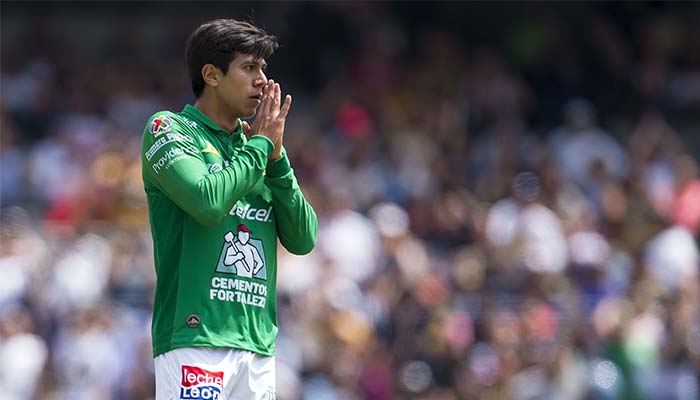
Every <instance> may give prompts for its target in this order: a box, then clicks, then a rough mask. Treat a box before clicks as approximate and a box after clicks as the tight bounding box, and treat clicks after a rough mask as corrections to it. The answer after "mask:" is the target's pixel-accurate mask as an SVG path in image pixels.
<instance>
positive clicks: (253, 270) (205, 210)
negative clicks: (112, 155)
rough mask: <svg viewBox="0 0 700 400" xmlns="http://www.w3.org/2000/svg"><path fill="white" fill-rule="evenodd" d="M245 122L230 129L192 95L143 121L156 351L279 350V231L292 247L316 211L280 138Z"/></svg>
mask: <svg viewBox="0 0 700 400" xmlns="http://www.w3.org/2000/svg"><path fill="white" fill-rule="evenodd" d="M238 126H239V128H238V130H237V131H236V132H234V133H233V134H229V133H228V132H227V131H225V130H223V129H221V128H220V127H219V126H217V125H216V124H215V123H214V122H213V121H212V120H210V119H209V118H208V117H207V116H206V115H204V114H203V113H202V112H200V111H199V110H198V109H196V108H195V107H192V106H190V105H188V106H186V107H185V108H184V109H183V110H182V112H180V113H172V112H169V111H162V112H158V113H156V114H154V115H153V116H152V117H151V118H150V119H149V121H148V124H147V125H146V128H145V130H144V133H143V141H142V148H141V150H142V151H141V153H142V154H141V162H142V175H143V182H144V187H145V191H146V197H147V200H148V213H149V220H150V223H151V233H152V235H153V243H154V257H155V268H156V273H157V275H158V281H157V284H156V293H155V299H154V306H153V323H152V335H153V355H154V356H157V355H159V354H162V353H165V352H167V351H169V350H172V349H175V348H180V347H194V346H208V347H233V348H239V349H245V350H250V351H253V352H256V353H259V354H262V355H273V354H274V352H275V343H274V342H275V337H276V336H277V311H276V289H275V288H276V281H277V239H278V238H279V239H280V242H281V243H282V245H283V246H284V247H285V248H286V249H287V250H288V251H289V252H291V253H293V254H306V253H308V252H309V251H311V250H312V249H313V247H314V244H315V242H316V230H317V226H318V221H317V219H316V214H315V212H314V210H313V209H312V208H311V206H310V205H309V203H308V202H307V201H306V199H305V198H304V196H303V194H302V192H301V190H300V189H299V185H298V183H297V180H296V178H295V176H294V171H293V170H292V168H291V166H290V164H289V159H288V158H287V156H286V153H283V156H282V158H280V159H278V160H275V161H273V162H271V163H268V162H267V160H268V157H269V155H270V153H271V152H272V150H273V144H272V142H271V141H270V140H269V139H268V138H266V137H263V136H253V137H252V138H251V139H250V140H247V139H246V137H245V135H243V132H242V130H241V124H240V121H239V124H238ZM242 226H244V227H242ZM245 231H249V233H246V232H245ZM246 236H248V237H249V238H246ZM188 317H190V320H191V321H190V323H189V324H188Z"/></svg>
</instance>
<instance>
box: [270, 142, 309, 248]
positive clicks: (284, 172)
mask: <svg viewBox="0 0 700 400" xmlns="http://www.w3.org/2000/svg"><path fill="white" fill-rule="evenodd" d="M265 185H267V187H269V188H270V191H271V192H272V205H273V209H274V210H275V217H276V221H277V233H278V236H279V238H280V242H281V243H282V246H284V248H285V249H287V250H288V251H289V252H290V253H292V254H297V255H303V254H307V253H309V252H310V251H311V250H313V248H314V246H315V245H316V232H317V230H318V219H317V217H316V212H315V211H314V209H313V208H312V207H311V205H310V204H309V203H308V202H307V201H306V198H304V194H303V193H302V192H301V189H300V188H299V184H298V183H297V179H296V177H295V176H294V171H293V170H292V168H291V165H290V164H289V159H288V158H287V154H286V152H285V151H284V149H283V153H282V158H280V159H278V160H275V161H273V162H271V163H269V164H268V166H267V170H266V174H265Z"/></svg>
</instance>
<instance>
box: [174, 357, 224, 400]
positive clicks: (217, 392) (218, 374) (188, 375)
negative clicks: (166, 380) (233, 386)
mask: <svg viewBox="0 0 700 400" xmlns="http://www.w3.org/2000/svg"><path fill="white" fill-rule="evenodd" d="M223 388H224V371H208V370H206V369H204V368H199V367H195V366H191V365H183V366H182V382H181V386H180V399H186V400H218V399H219V398H220V397H221V391H222V390H223Z"/></svg>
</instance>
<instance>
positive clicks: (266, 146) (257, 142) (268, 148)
mask: <svg viewBox="0 0 700 400" xmlns="http://www.w3.org/2000/svg"><path fill="white" fill-rule="evenodd" d="M246 145H247V146H253V147H255V148H256V149H260V150H262V151H263V152H264V153H265V156H267V157H269V156H270V153H272V150H273V149H274V148H275V145H274V144H273V143H272V140H270V139H268V138H266V137H265V136H262V135H255V136H253V137H252V138H250V140H248V143H246Z"/></svg>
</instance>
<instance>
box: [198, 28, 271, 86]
mask: <svg viewBox="0 0 700 400" xmlns="http://www.w3.org/2000/svg"><path fill="white" fill-rule="evenodd" d="M275 49H277V38H276V37H275V36H272V35H268V34H267V32H265V31H264V30H262V29H260V28H258V27H257V26H255V25H252V24H250V23H248V22H243V21H237V20H235V19H217V20H213V21H209V22H206V23H204V24H202V25H200V26H199V28H197V29H196V30H195V31H194V32H193V33H192V35H190V37H189V39H187V47H186V50H185V57H186V58H187V68H188V70H189V73H190V80H191V81H192V91H193V92H194V95H195V97H197V98H199V96H201V95H202V92H203V91H204V79H203V78H202V67H203V66H205V65H206V64H212V65H214V66H216V67H217V68H219V69H220V70H222V71H223V72H224V74H225V73H227V72H228V65H229V64H230V63H231V60H233V59H234V57H236V53H243V54H252V55H253V56H255V57H256V58H266V57H269V56H271V55H272V53H273V52H274V51H275Z"/></svg>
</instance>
